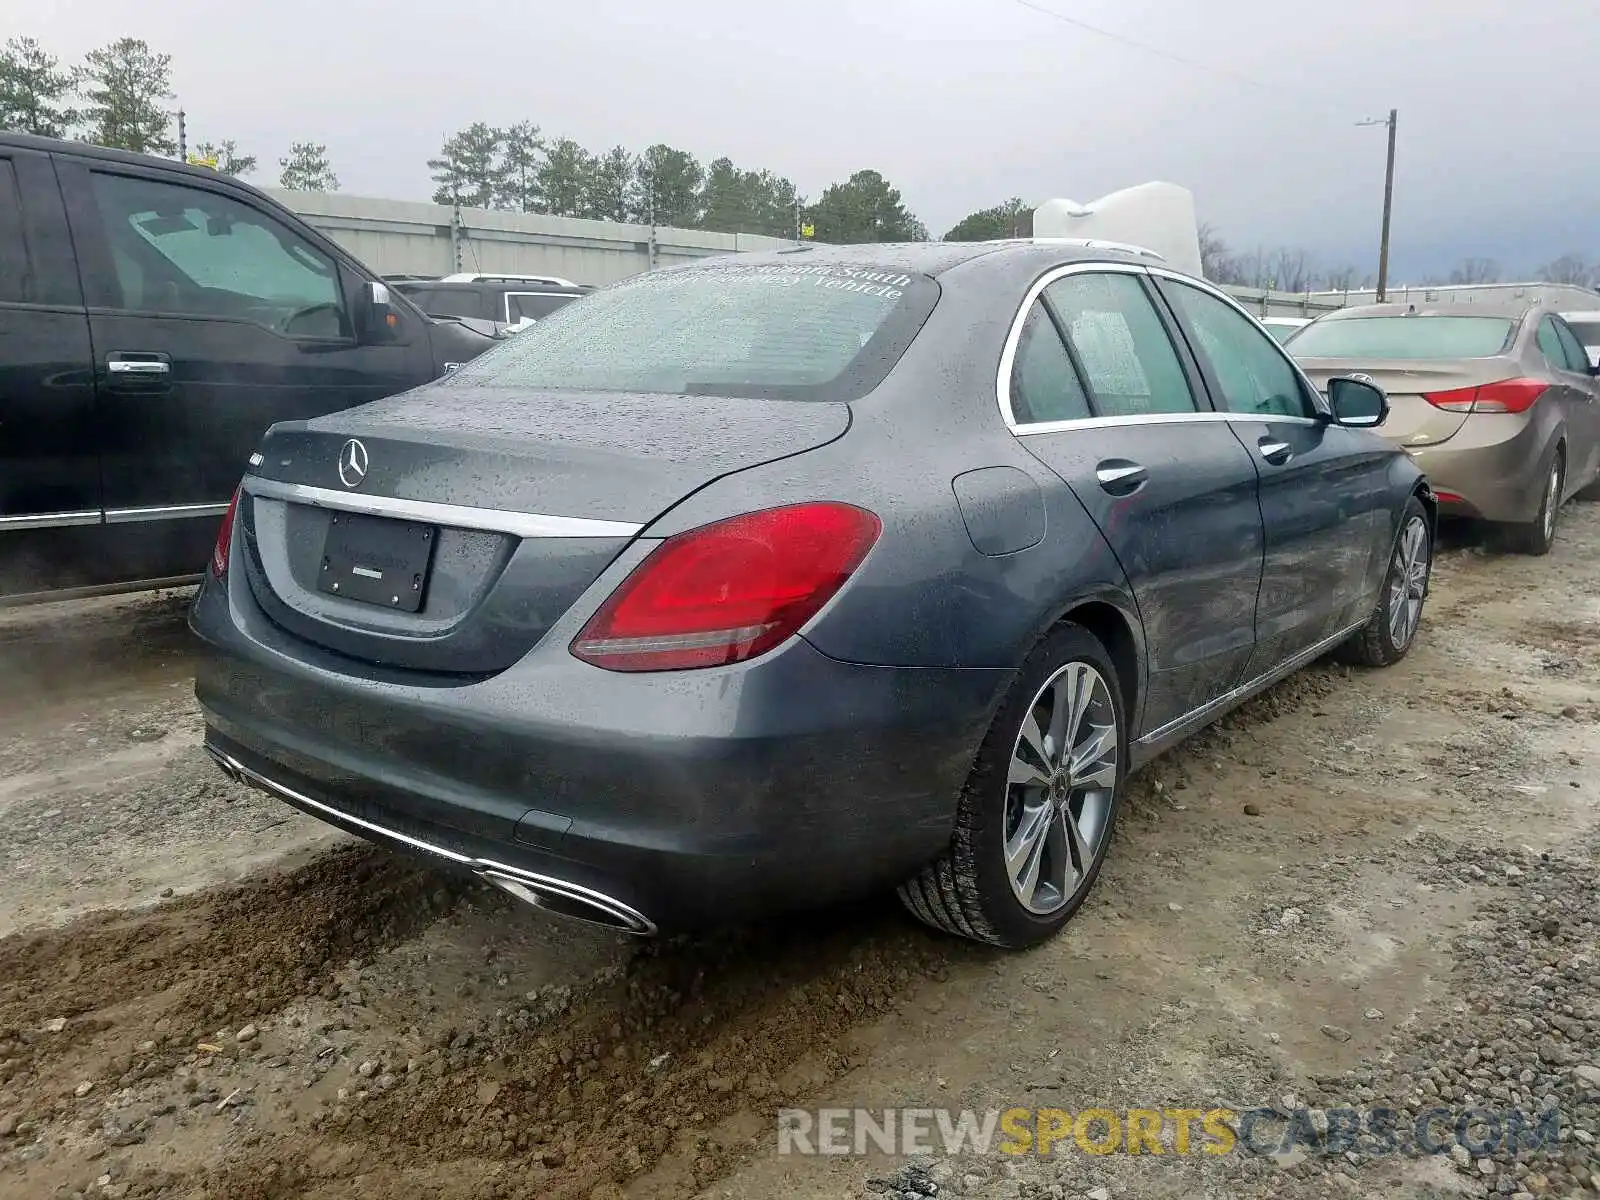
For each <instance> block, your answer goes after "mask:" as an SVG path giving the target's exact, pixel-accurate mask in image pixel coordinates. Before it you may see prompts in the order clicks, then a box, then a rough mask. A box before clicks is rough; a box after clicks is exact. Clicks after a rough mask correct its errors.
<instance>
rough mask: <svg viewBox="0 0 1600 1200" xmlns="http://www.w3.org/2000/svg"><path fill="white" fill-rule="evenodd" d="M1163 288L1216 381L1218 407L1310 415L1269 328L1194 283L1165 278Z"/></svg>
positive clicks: (1255, 412) (1308, 405)
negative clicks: (1217, 386) (1220, 389)
mask: <svg viewBox="0 0 1600 1200" xmlns="http://www.w3.org/2000/svg"><path fill="white" fill-rule="evenodd" d="M1163 290H1164V291H1165V292H1166V294H1167V295H1168V296H1169V297H1170V298H1171V300H1172V306H1173V307H1174V308H1176V309H1177V310H1178V314H1179V315H1180V316H1181V317H1183V319H1184V322H1185V323H1186V324H1187V326H1188V330H1189V332H1191V333H1192V334H1193V335H1194V340H1195V341H1196V342H1197V343H1198V345H1196V346H1195V347H1194V349H1195V351H1196V352H1197V353H1198V354H1199V355H1200V356H1201V357H1202V358H1204V359H1205V361H1206V363H1207V365H1208V366H1210V368H1211V372H1212V374H1213V375H1214V376H1215V377H1216V380H1217V383H1218V384H1219V385H1220V386H1221V388H1222V395H1221V396H1220V397H1219V399H1220V400H1221V401H1222V407H1223V408H1224V409H1226V410H1227V411H1228V412H1231V413H1247V414H1249V415H1251V416H1263V417H1314V416H1316V408H1315V406H1314V405H1313V403H1312V401H1311V397H1309V396H1308V395H1306V389H1305V385H1304V384H1302V383H1301V381H1300V373H1299V372H1298V371H1296V370H1295V369H1294V366H1293V364H1292V363H1290V361H1289V359H1288V358H1287V357H1286V356H1285V355H1284V352H1283V351H1282V350H1281V349H1279V345H1278V342H1277V341H1275V340H1274V339H1273V337H1272V335H1271V334H1268V333H1264V332H1262V331H1261V330H1260V329H1257V328H1256V326H1255V325H1254V324H1253V323H1252V322H1251V321H1250V320H1249V318H1247V317H1245V316H1242V315H1241V314H1240V313H1239V312H1238V310H1237V309H1235V308H1234V307H1233V306H1232V305H1230V304H1225V303H1223V302H1222V301H1221V300H1218V299H1217V298H1216V297H1215V296H1213V295H1211V293H1209V292H1204V291H1201V290H1200V289H1199V288H1197V287H1191V286H1190V285H1188V284H1185V283H1178V282H1169V283H1164V284H1163Z"/></svg>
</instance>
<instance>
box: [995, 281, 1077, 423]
mask: <svg viewBox="0 0 1600 1200" xmlns="http://www.w3.org/2000/svg"><path fill="white" fill-rule="evenodd" d="M1011 415H1012V416H1013V417H1014V418H1016V422H1017V424H1019V425H1032V424H1037V423H1038V422H1041V421H1075V420H1082V419H1083V418H1084V417H1087V416H1089V415H1090V412H1089V398H1088V396H1087V395H1085V394H1084V390H1083V384H1082V382H1081V381H1080V380H1079V379H1078V372H1077V371H1076V370H1075V369H1074V367H1073V365H1072V359H1070V358H1068V357H1067V348H1066V346H1065V345H1063V344H1062V341H1061V335H1060V334H1059V333H1057V332H1056V326H1055V322H1054V321H1052V320H1051V319H1050V314H1049V313H1047V312H1045V310H1044V305H1042V304H1040V303H1039V301H1037V300H1035V301H1034V302H1033V306H1032V307H1031V308H1029V309H1028V315H1027V317H1026V318H1025V319H1024V320H1023V322H1022V336H1021V337H1020V338H1019V339H1018V340H1017V356H1016V357H1015V358H1014V359H1012V360H1011Z"/></svg>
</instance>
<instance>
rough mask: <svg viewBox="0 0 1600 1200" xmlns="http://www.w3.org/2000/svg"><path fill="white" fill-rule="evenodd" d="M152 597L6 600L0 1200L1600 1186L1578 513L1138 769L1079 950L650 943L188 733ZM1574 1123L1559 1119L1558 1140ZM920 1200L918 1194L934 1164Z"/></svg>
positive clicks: (1591, 778)
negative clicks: (1030, 1149)
mask: <svg viewBox="0 0 1600 1200" xmlns="http://www.w3.org/2000/svg"><path fill="white" fill-rule="evenodd" d="M185 600H186V597H185V596H183V595H182V594H173V595H167V596H156V597H142V598H137V599H132V600H128V599H121V600H105V601H97V602H92V603H91V602H80V603H75V604H71V605H61V606H51V607H45V608H36V609H29V610H21V611H12V612H4V613H0V1196H4V1197H28V1198H30V1200H31V1198H34V1197H53V1196H90V1197H101V1196H104V1197H109V1198H111V1200H118V1198H121V1197H144V1196H165V1197H174V1198H176V1197H184V1198H189V1197H207V1198H216V1200H287V1198H289V1197H300V1196H306V1197H315V1198H317V1200H333V1198H335V1197H338V1198H341V1200H392V1198H393V1200H397V1198H400V1197H413V1196H417V1197H422V1196H426V1197H440V1198H441V1200H467V1198H469V1197H470V1198H472V1200H486V1198H495V1197H503V1198H507V1200H509V1198H512V1197H530V1198H531V1197H541V1198H542V1197H554V1198H580V1197H581V1198H588V1197H598V1198H610V1200H616V1198H617V1197H629V1198H632V1200H664V1198H667V1197H678V1196H700V1195H704V1196H716V1197H729V1198H733V1197H738V1198H746V1197H748V1198H752V1200H755V1198H766V1197H778V1196H782V1197H795V1198H799V1200H810V1198H819V1200H820V1198H822V1197H854V1196H865V1195H874V1194H891V1195H894V1194H899V1195H904V1196H926V1195H967V1196H976V1197H994V1198H997V1200H1010V1198H1015V1197H1033V1196H1039V1197H1069V1196H1092V1197H1105V1196H1112V1197H1143V1196H1151V1197H1167V1196H1171V1197H1179V1196H1202V1195H1205V1196H1234V1195H1238V1196H1252V1197H1254V1196H1262V1197H1265V1196H1275V1195H1283V1196H1303V1197H1323V1196H1335V1195H1350V1196H1362V1197H1366V1196H1372V1197H1388V1196H1408V1195H1418V1196H1421V1195H1440V1196H1444V1195H1487V1194H1491V1193H1494V1194H1502V1195H1517V1196H1531V1195H1546V1194H1548V1195H1579V1196H1593V1195H1595V1194H1600V1176H1595V1175H1594V1173H1595V1172H1600V1157H1597V1155H1596V1151H1595V1146H1594V1141H1593V1139H1594V1134H1595V1130H1596V1127H1597V1120H1600V1118H1597V1115H1596V1104H1597V1103H1600V946H1597V939H1600V912H1597V911H1596V902H1595V882H1596V879H1597V878H1600V866H1597V856H1600V683H1597V681H1600V505H1574V506H1571V507H1569V508H1568V509H1567V510H1566V512H1565V514H1564V525H1563V529H1562V533H1561V537H1560V540H1559V542H1558V544H1557V546H1556V549H1555V551H1554V552H1553V553H1552V554H1551V555H1550V556H1549V557H1547V558H1542V559H1525V558H1502V557H1498V556H1496V555H1493V554H1490V553H1487V552H1485V551H1484V550H1483V549H1481V548H1480V547H1479V546H1477V545H1476V544H1474V543H1473V542H1472V541H1471V540H1470V539H1467V540H1457V541H1456V542H1455V543H1453V544H1452V545H1450V546H1449V547H1447V548H1446V549H1445V550H1444V551H1443V552H1442V553H1441V556H1440V559H1439V563H1438V567H1437V573H1436V587H1435V592H1434V595H1433V597H1432V599H1431V600H1430V603H1429V607H1428V610H1427V615H1426V617H1425V623H1424V626H1423V630H1422V633H1421V636H1420V641H1419V644H1418V645H1417V647H1416V648H1415V650H1414V651H1413V653H1412V654H1411V656H1410V657H1409V658H1408V659H1407V660H1406V661H1405V662H1403V663H1402V664H1400V665H1399V666H1397V667H1395V668H1393V669H1391V670H1388V671H1382V672H1360V671H1356V672H1352V671H1350V670H1347V669H1345V668H1342V667H1338V666H1334V665H1329V664H1320V665H1317V666H1315V667H1312V668H1310V669H1308V670H1306V671H1304V672H1302V673H1300V674H1299V675H1297V676H1296V677H1294V678H1293V679H1291V680H1289V681H1288V682H1286V683H1284V684H1283V685H1281V686H1280V687H1278V688H1277V689H1275V690H1274V691H1272V692H1271V693H1269V694H1267V695H1266V696H1263V697H1261V698H1259V699H1258V700H1256V701H1255V702H1253V703H1251V704H1250V705H1248V706H1247V707H1246V708H1244V709H1243V710H1241V711H1239V712H1238V713H1236V714H1234V715H1232V716H1230V717H1229V718H1228V719H1226V721H1225V722H1223V723H1222V724H1221V725H1220V726H1218V727H1216V728H1214V729H1212V730H1210V731H1208V732H1206V733H1204V734H1202V735H1200V736H1198V737H1197V738H1195V739H1193V740H1192V741H1191V742H1190V743H1188V744H1187V745H1186V746H1184V747H1182V748H1180V749H1179V750H1177V751H1175V752H1174V753H1172V754H1170V755H1169V756H1167V757H1165V758H1164V759H1162V760H1160V761H1158V762H1157V763H1156V764H1155V765H1154V766H1153V767H1152V768H1150V769H1149V770H1148V771H1146V772H1145V773H1144V774H1143V775H1142V776H1141V777H1140V778H1139V779H1138V780H1136V781H1135V783H1134V785H1133V788H1132V791H1131V794H1130V797H1129V802H1128V803H1127V805H1126V807H1125V808H1124V811H1123V814H1122V818H1121V823H1120V825H1119V828H1118V831H1117V835H1116V842H1115V844H1114V846H1113V848H1112V852H1111V858H1110V861H1109V863H1108V865H1107V868H1106V870H1105V872H1104V873H1103V874H1102V876H1101V879H1100V882H1099V885H1098V888H1097V891H1096V893H1095V895H1094V896H1093V897H1092V898H1091V900H1090V901H1089V903H1088V904H1086V905H1085V907H1084V909H1083V910H1082V912H1081V913H1080V914H1079V915H1078V917H1077V918H1076V920H1075V921H1074V922H1073V923H1072V925H1071V926H1070V927H1069V929H1068V931H1067V932H1066V933H1065V934H1064V935H1063V936H1061V937H1060V938H1058V939H1057V940H1056V941H1054V942H1053V943H1052V944H1050V945H1048V946H1046V947H1043V948H1042V949H1039V950H1037V951H1035V952H1033V953H1029V954H1024V955H1003V954H998V953H991V952H988V951H985V950H980V949H977V948H974V947H970V946H967V945H965V944H962V943H959V942H955V941H952V940H950V939H946V938H942V937H939V936H936V935H934V934H932V933H930V932H927V931H925V930H923V929H922V928H920V927H919V926H917V925H916V924H914V923H913V922H911V921H910V920H909V919H908V918H906V917H904V916H903V915H901V913H900V912H899V911H898V909H897V907H896V905H895V904H894V903H893V901H892V899H884V900H882V901H881V902H866V903H863V904H860V905H858V906H855V907H853V908H850V909H846V910H836V911H829V912H825V913H814V914H805V915H802V916H798V917H794V918H790V919H788V920H784V921H775V922H771V923H768V924H764V925H761V926H759V927H755V928H748V929H738V930H732V931H729V932H727V933H724V934H720V935H717V936H714V937H706V938H698V939H691V940H675V941H669V942H663V943H656V944H646V945H640V944H637V943H624V942H622V941H619V940H617V939H615V938H614V937H611V936H608V935H603V934H598V933H592V932H588V931H585V930H581V929H575V928H573V927H565V926H558V925H555V924H551V923H549V922H547V921H546V920H544V919H542V918H541V917H539V916H538V915H537V914H534V913H532V912H529V911H526V910H523V909H520V908H516V907H513V906H512V902H511V901H509V900H507V899H504V898H502V897H500V896H499V895H498V894H496V893H491V892H489V891H487V890H484V889H482V888H480V887H479V886H477V885H474V884H463V883H460V882H458V881H455V880H453V879H449V878H447V877H445V876H443V875H439V874H435V873H433V872H432V871H430V870H428V869H426V868H424V867H421V866H419V865H417V864H415V863H413V862H411V861H405V860H401V859H398V858H395V857H392V856H390V855H389V854H387V853H384V852H381V851H377V850H374V849H371V848H368V847H366V846H365V845H363V844H361V843H358V842H354V841H352V840H349V839H346V838H343V837H342V836H340V835H337V834H334V833H331V832H330V831H328V830H327V829H325V828H324V827H322V826H320V825H318V824H317V823H315V822H312V821H310V820H308V819H306V818H303V817H300V816H298V815H297V814H295V813H293V812H291V811H290V810H288V809H286V808H284V807H283V806H281V805H279V804H277V803H275V802H273V801H271V800H269V799H266V798H264V797H261V796H259V795H257V794H255V793H251V792H248V791H246V790H245V789H243V788H241V787H238V786H236V785H234V784H231V783H229V782H228V781H226V780H224V779H223V778H222V776H221V775H220V774H218V773H217V772H216V771H215V769H214V768H212V767H210V766H209V764H208V763H207V762H206V761H205V760H204V757H203V756H202V754H201V752H200V750H199V732H198V724H197V717H196V713H195V708H194V705H193V701H192V697H191V695H190V692H189V685H188V681H187V674H188V662H189V660H188V654H189V650H188V646H187V640H186V639H187V635H186V631H185V629H184V626H183V612H184V603H185ZM1375 1100H1384V1101H1390V1102H1393V1103H1395V1104H1396V1105H1400V1106H1405V1105H1407V1104H1410V1106H1411V1107H1410V1111H1414V1110H1415V1109H1416V1107H1417V1105H1418V1104H1426V1103H1429V1102H1436V1103H1437V1102H1442V1103H1445V1104H1447V1105H1449V1104H1457V1103H1461V1104H1464V1103H1468V1102H1482V1103H1486V1104H1501V1105H1509V1104H1521V1103H1526V1105H1527V1106H1528V1107H1529V1109H1530V1111H1533V1110H1537V1109H1539V1108H1540V1106H1541V1105H1544V1106H1546V1107H1550V1106H1559V1107H1560V1109H1561V1111H1562V1112H1563V1113H1564V1114H1565V1115H1566V1116H1567V1117H1568V1125H1567V1131H1566V1132H1565V1133H1564V1134H1563V1135H1562V1136H1563V1140H1562V1141H1561V1142H1559V1143H1558V1144H1555V1145H1553V1146H1551V1147H1549V1148H1547V1150H1546V1151H1544V1152H1543V1153H1542V1155H1541V1156H1539V1157H1535V1158H1531V1159H1520V1160H1519V1159H1516V1158H1507V1157H1502V1158H1501V1159H1500V1160H1498V1161H1495V1160H1494V1159H1493V1157H1492V1156H1487V1157H1483V1158H1482V1159H1481V1160H1480V1159H1474V1158H1471V1157H1470V1156H1467V1155H1465V1154H1464V1153H1460V1154H1457V1155H1456V1156H1455V1157H1454V1158H1452V1157H1450V1156H1440V1157H1434V1158H1418V1157H1407V1156H1398V1155H1388V1156H1385V1155H1375V1156H1374V1155H1366V1154H1355V1153H1352V1154H1350V1155H1341V1156H1336V1157H1331V1158H1328V1159H1322V1158H1313V1159H1308V1160H1306V1161H1298V1159H1297V1156H1293V1155H1291V1156H1289V1157H1288V1158H1279V1159H1270V1158H1269V1159H1262V1158H1260V1157H1258V1156H1249V1155H1244V1154H1232V1155H1226V1156H1220V1157H1206V1156H1199V1155H1190V1156H1187V1157H1173V1156H1172V1155H1166V1156H1161V1157H1155V1156H1148V1155H1146V1156H1137V1157H1135V1156H1130V1155H1126V1154H1111V1155H1106V1156H1103V1157H1101V1156H1090V1155H1085V1154H1082V1153H1078V1152H1071V1153H1068V1154H1066V1156H1065V1157H1064V1158H1058V1159H1037V1158H1023V1159H1015V1160H1013V1159H1007V1160H1005V1161H1000V1160H999V1159H997V1158H994V1157H987V1158H979V1159H973V1158H968V1159H961V1160H956V1161H946V1160H944V1159H942V1158H941V1159H938V1160H933V1161H927V1162H920V1163H917V1164H914V1165H912V1166H910V1167H908V1166H907V1164H906V1163H905V1162H904V1161H901V1160H890V1159H885V1158H883V1157H881V1156H876V1157H875V1156H865V1157H855V1156H844V1157H826V1158H824V1157H807V1158H801V1157H793V1156H780V1155H778V1154H777V1153H776V1152H775V1150H776V1137H775V1133H774V1129H775V1113H776V1111H777V1110H778V1109H779V1108H780V1107H789V1106H795V1107H803V1108H816V1107H821V1106H842V1107H867V1108H874V1109H876V1108H882V1107H884V1106H890V1105H914V1106H925V1107H949V1108H955V1109H961V1108H969V1109H975V1110H976V1109H988V1108H1006V1107H1010V1106H1014V1105H1020V1106H1042V1105H1052V1106H1061V1107H1064V1108H1067V1109H1070V1110H1078V1109H1081V1108H1085V1107H1089V1106H1094V1105H1102V1106H1106V1107H1110V1108H1113V1109H1125V1108H1128V1107H1136V1106H1143V1105H1152V1106H1155V1107H1161V1106H1177V1107H1193V1108H1200V1109H1207V1108H1213V1107H1218V1106H1224V1105H1225V1106H1230V1107H1234V1108H1245V1107H1250V1106H1254V1105H1262V1104H1265V1105H1280V1106H1283V1107H1284V1108H1285V1109H1286V1111H1287V1110H1290V1109H1293V1108H1295V1107H1296V1106H1297V1105H1311V1104H1314V1105H1317V1106H1321V1107H1322V1108H1331V1107H1339V1106H1342V1105H1359V1104H1362V1103H1366V1102H1372V1101H1375ZM1585 1139H1587V1140H1585ZM930 1189H931V1190H930Z"/></svg>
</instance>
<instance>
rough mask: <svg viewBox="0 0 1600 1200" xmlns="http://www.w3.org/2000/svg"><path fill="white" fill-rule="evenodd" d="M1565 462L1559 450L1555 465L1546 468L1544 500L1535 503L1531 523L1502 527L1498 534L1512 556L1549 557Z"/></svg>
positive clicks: (1554, 533)
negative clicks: (1537, 509)
mask: <svg viewBox="0 0 1600 1200" xmlns="http://www.w3.org/2000/svg"><path fill="white" fill-rule="evenodd" d="M1566 473H1567V460H1566V456H1565V455H1564V454H1563V453H1562V452H1561V450H1560V448H1559V447H1558V448H1557V449H1556V457H1555V461H1554V462H1553V463H1551V464H1550V474H1549V475H1548V476H1547V477H1546V479H1545V486H1544V496H1543V498H1542V499H1540V501H1539V511H1538V513H1537V514H1536V515H1535V516H1534V518H1533V520H1531V521H1528V522H1526V523H1522V524H1517V525H1506V526H1504V527H1503V528H1502V529H1501V532H1500V544H1501V545H1502V546H1503V547H1504V548H1505V549H1507V550H1509V551H1511V552H1512V553H1513V554H1532V555H1540V554H1549V553H1550V547H1551V546H1553V545H1555V541H1556V519H1557V517H1558V516H1559V515H1560V512H1561V488H1562V485H1563V484H1564V483H1565V482H1566Z"/></svg>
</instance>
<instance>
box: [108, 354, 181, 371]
mask: <svg viewBox="0 0 1600 1200" xmlns="http://www.w3.org/2000/svg"><path fill="white" fill-rule="evenodd" d="M106 370H108V371H110V372H111V373H112V374H113V375H170V374H171V373H172V364H171V363H164V362H162V361H161V360H160V359H149V358H111V359H107V360H106Z"/></svg>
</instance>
